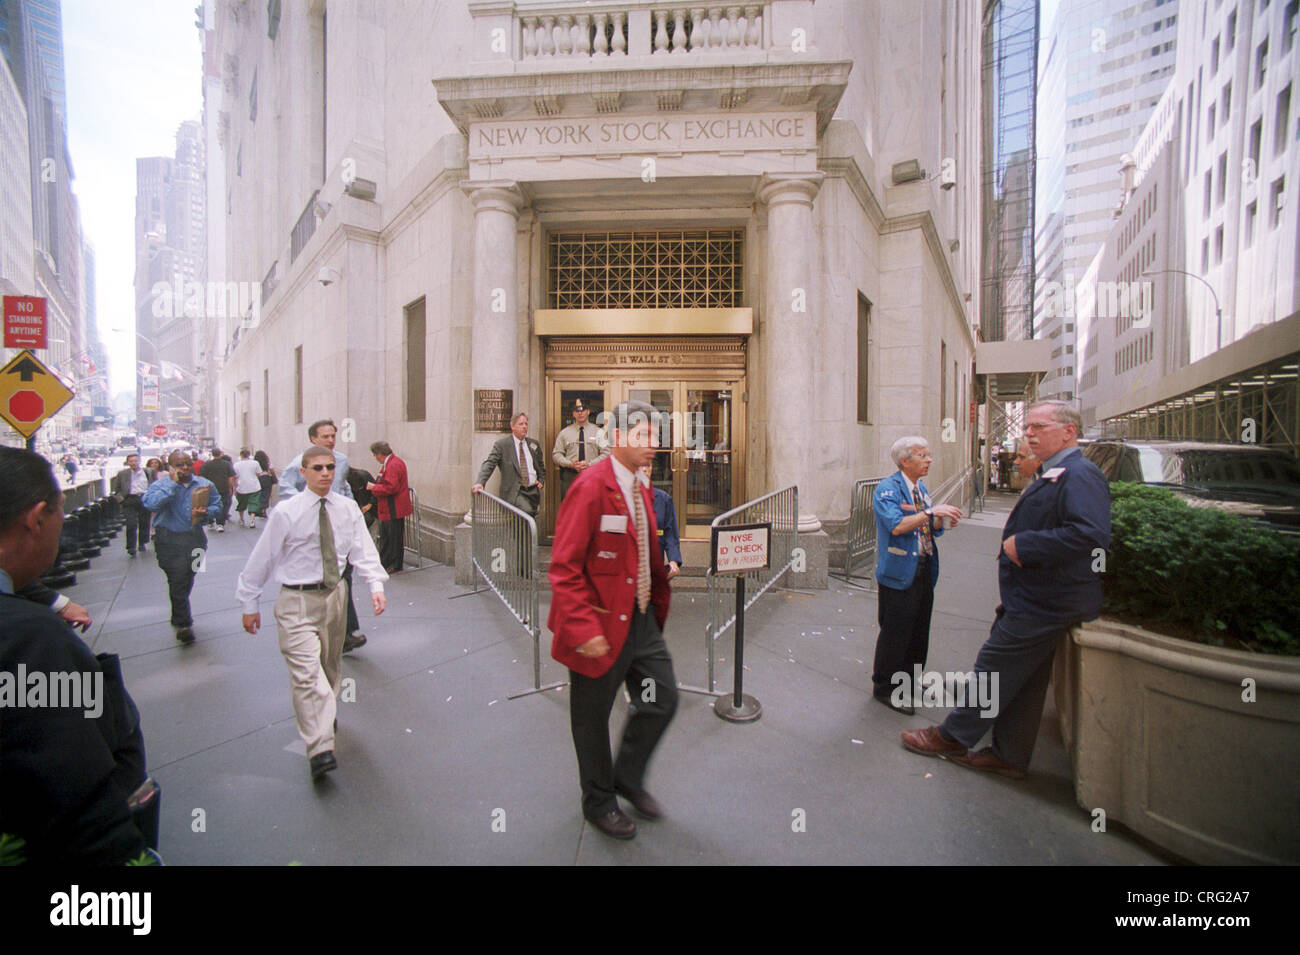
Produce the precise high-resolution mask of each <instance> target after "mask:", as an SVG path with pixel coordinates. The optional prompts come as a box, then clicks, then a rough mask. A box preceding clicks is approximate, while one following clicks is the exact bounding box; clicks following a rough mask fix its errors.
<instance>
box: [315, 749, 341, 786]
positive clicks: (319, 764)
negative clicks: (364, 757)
mask: <svg viewBox="0 0 1300 955" xmlns="http://www.w3.org/2000/svg"><path fill="white" fill-rule="evenodd" d="M338 768H339V761H338V760H337V759H335V758H334V750H332V749H327V750H325V752H323V753H317V754H316V755H315V756H313V757H312V758H311V778H312V779H320V778H321V777H322V776H324V775H325V774H326V773H328V772H329V771H330V770H333V769H338Z"/></svg>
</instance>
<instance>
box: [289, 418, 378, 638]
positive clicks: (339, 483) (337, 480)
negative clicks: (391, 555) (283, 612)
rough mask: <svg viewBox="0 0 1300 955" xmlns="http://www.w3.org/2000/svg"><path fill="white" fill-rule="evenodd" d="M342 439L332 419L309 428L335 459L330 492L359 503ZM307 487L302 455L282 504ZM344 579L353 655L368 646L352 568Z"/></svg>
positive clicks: (315, 440)
mask: <svg viewBox="0 0 1300 955" xmlns="http://www.w3.org/2000/svg"><path fill="white" fill-rule="evenodd" d="M338 435H339V432H338V428H336V427H335V426H334V422H333V421H332V420H331V419H329V418H322V419H321V420H320V421H313V422H312V423H311V425H310V426H309V427H308V428H307V440H308V441H310V442H311V443H312V444H314V445H315V446H316V447H318V448H324V449H325V450H327V451H329V452H331V453H332V454H333V455H334V483H333V484H331V485H330V490H331V491H333V492H334V493H335V494H342V495H343V496H344V497H346V498H348V499H350V500H355V498H354V497H353V496H352V485H350V484H349V483H348V456H347V455H346V454H344V453H343V452H342V451H337V450H335V448H334V444H335V442H336V441H337V440H338ZM306 486H307V482H306V481H304V480H303V477H302V455H301V454H300V455H298V456H297V457H296V458H294V459H293V460H292V461H290V462H289V463H288V464H287V465H286V466H285V469H284V471H283V472H282V473H281V474H280V497H279V500H280V502H284V501H287V500H289V499H290V498H291V497H293V496H294V495H295V494H298V493H300V492H301V491H302V490H303V489H304V488H305V487H306ZM277 506H278V505H277ZM343 579H344V580H345V581H347V585H348V592H347V607H348V623H347V636H346V637H344V639H343V652H344V653H351V652H352V651H353V650H355V649H356V648H357V647H360V646H364V645H365V643H366V635H365V634H364V633H362V632H361V622H360V621H359V620H358V619H357V608H356V605H355V604H353V603H352V565H351V564H349V565H348V568H347V570H345V571H344V572H343Z"/></svg>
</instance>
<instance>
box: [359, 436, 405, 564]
mask: <svg viewBox="0 0 1300 955" xmlns="http://www.w3.org/2000/svg"><path fill="white" fill-rule="evenodd" d="M370 453H371V454H373V455H374V456H375V460H376V461H378V462H379V479H378V480H376V481H375V482H374V483H373V484H367V485H366V490H367V491H370V492H371V493H372V494H374V495H375V502H376V504H377V506H378V508H379V562H380V563H381V564H383V565H384V570H385V571H387V572H388V573H389V574H397V573H401V570H402V564H403V561H404V556H403V553H402V549H403V547H404V544H403V540H402V536H403V535H402V530H403V527H404V526H405V525H404V524H403V523H402V522H403V521H404V520H405V519H406V518H408V517H410V516H411V488H410V485H409V484H407V483H406V462H405V461H403V460H402V459H401V458H399V457H398V456H397V455H395V454H394V453H393V449H392V448H391V447H390V446H389V444H388V442H387V441H376V442H375V443H374V444H372V445H371V446H370Z"/></svg>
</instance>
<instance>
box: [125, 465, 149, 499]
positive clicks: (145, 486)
mask: <svg viewBox="0 0 1300 955" xmlns="http://www.w3.org/2000/svg"><path fill="white" fill-rule="evenodd" d="M147 490H149V475H147V474H145V473H144V468H141V469H140V470H138V471H132V472H131V492H130V493H132V494H139V495H141V496H143V495H144V492H145V491H147Z"/></svg>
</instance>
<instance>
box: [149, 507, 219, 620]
mask: <svg viewBox="0 0 1300 955" xmlns="http://www.w3.org/2000/svg"><path fill="white" fill-rule="evenodd" d="M153 539H154V545H153V550H154V557H155V558H157V560H158V566H159V567H161V568H162V570H163V573H164V574H166V575H167V592H168V595H169V596H170V597H171V602H172V626H173V627H189V626H192V625H193V623H194V617H193V616H192V615H191V614H190V591H191V590H192V589H194V574H195V572H196V570H197V568H198V566H199V564H200V562H201V561H202V559H203V554H202V551H204V550H206V549H207V546H208V538H207V535H206V534H204V533H203V528H202V527H192V528H190V529H189V530H188V531H181V532H177V531H169V530H167V528H165V527H155V528H154V529H153Z"/></svg>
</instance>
